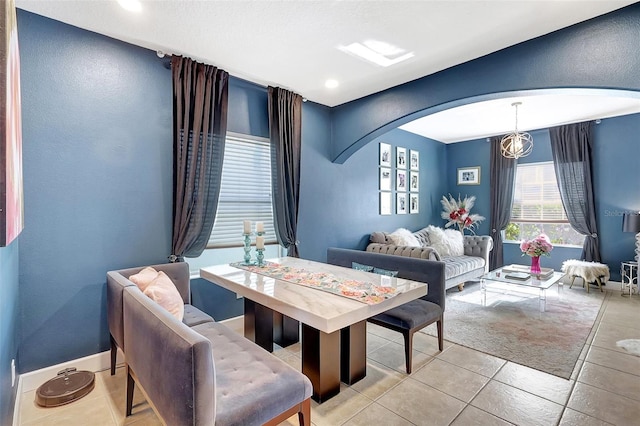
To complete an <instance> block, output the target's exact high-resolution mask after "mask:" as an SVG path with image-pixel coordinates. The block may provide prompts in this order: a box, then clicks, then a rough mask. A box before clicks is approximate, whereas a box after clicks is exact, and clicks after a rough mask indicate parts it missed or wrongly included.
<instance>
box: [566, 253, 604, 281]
mask: <svg viewBox="0 0 640 426" xmlns="http://www.w3.org/2000/svg"><path fill="white" fill-rule="evenodd" d="M562 272H564V273H565V274H567V275H569V276H576V277H581V278H582V279H584V280H585V281H587V282H590V283H592V282H595V281H596V279H600V281H601V282H603V283H605V282H607V281H609V267H608V266H607V265H603V264H602V263H597V262H585V261H583V260H574V259H571V260H565V261H564V262H563V263H562Z"/></svg>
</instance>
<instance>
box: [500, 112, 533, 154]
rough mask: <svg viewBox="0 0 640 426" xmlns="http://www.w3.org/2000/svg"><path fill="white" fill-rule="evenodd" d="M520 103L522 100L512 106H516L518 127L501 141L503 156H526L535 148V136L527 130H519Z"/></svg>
mask: <svg viewBox="0 0 640 426" xmlns="http://www.w3.org/2000/svg"><path fill="white" fill-rule="evenodd" d="M518 105H522V102H514V103H512V104H511V106H513V107H516V128H515V130H514V131H513V133H510V134H508V135H506V136H505V137H503V138H502V140H501V141H500V152H501V153H502V156H503V157H506V158H515V159H518V158H520V157H526V156H527V155H529V154H531V151H532V150H533V138H532V137H531V135H530V134H529V133H527V132H524V133H522V132H518Z"/></svg>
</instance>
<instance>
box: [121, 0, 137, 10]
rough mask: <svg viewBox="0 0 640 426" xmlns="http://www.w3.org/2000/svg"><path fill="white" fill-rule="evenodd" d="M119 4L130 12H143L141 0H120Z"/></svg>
mask: <svg viewBox="0 0 640 426" xmlns="http://www.w3.org/2000/svg"><path fill="white" fill-rule="evenodd" d="M118 4H119V5H120V6H121V7H122V8H123V9H126V10H128V11H130V12H140V11H141V10H142V4H141V3H140V1H139V0H118Z"/></svg>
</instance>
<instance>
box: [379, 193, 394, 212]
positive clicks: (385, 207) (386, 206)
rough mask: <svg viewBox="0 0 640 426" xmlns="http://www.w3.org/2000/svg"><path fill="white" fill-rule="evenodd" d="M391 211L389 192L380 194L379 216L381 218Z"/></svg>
mask: <svg viewBox="0 0 640 426" xmlns="http://www.w3.org/2000/svg"><path fill="white" fill-rule="evenodd" d="M391 212H392V210H391V192H381V193H380V214H381V215H383V216H386V215H390V214H391Z"/></svg>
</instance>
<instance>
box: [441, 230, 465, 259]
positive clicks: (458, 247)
mask: <svg viewBox="0 0 640 426" xmlns="http://www.w3.org/2000/svg"><path fill="white" fill-rule="evenodd" d="M444 235H445V236H446V237H447V241H448V242H449V253H451V254H450V255H451V256H462V255H464V235H462V232H460V231H456V230H455V229H445V230H444Z"/></svg>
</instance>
